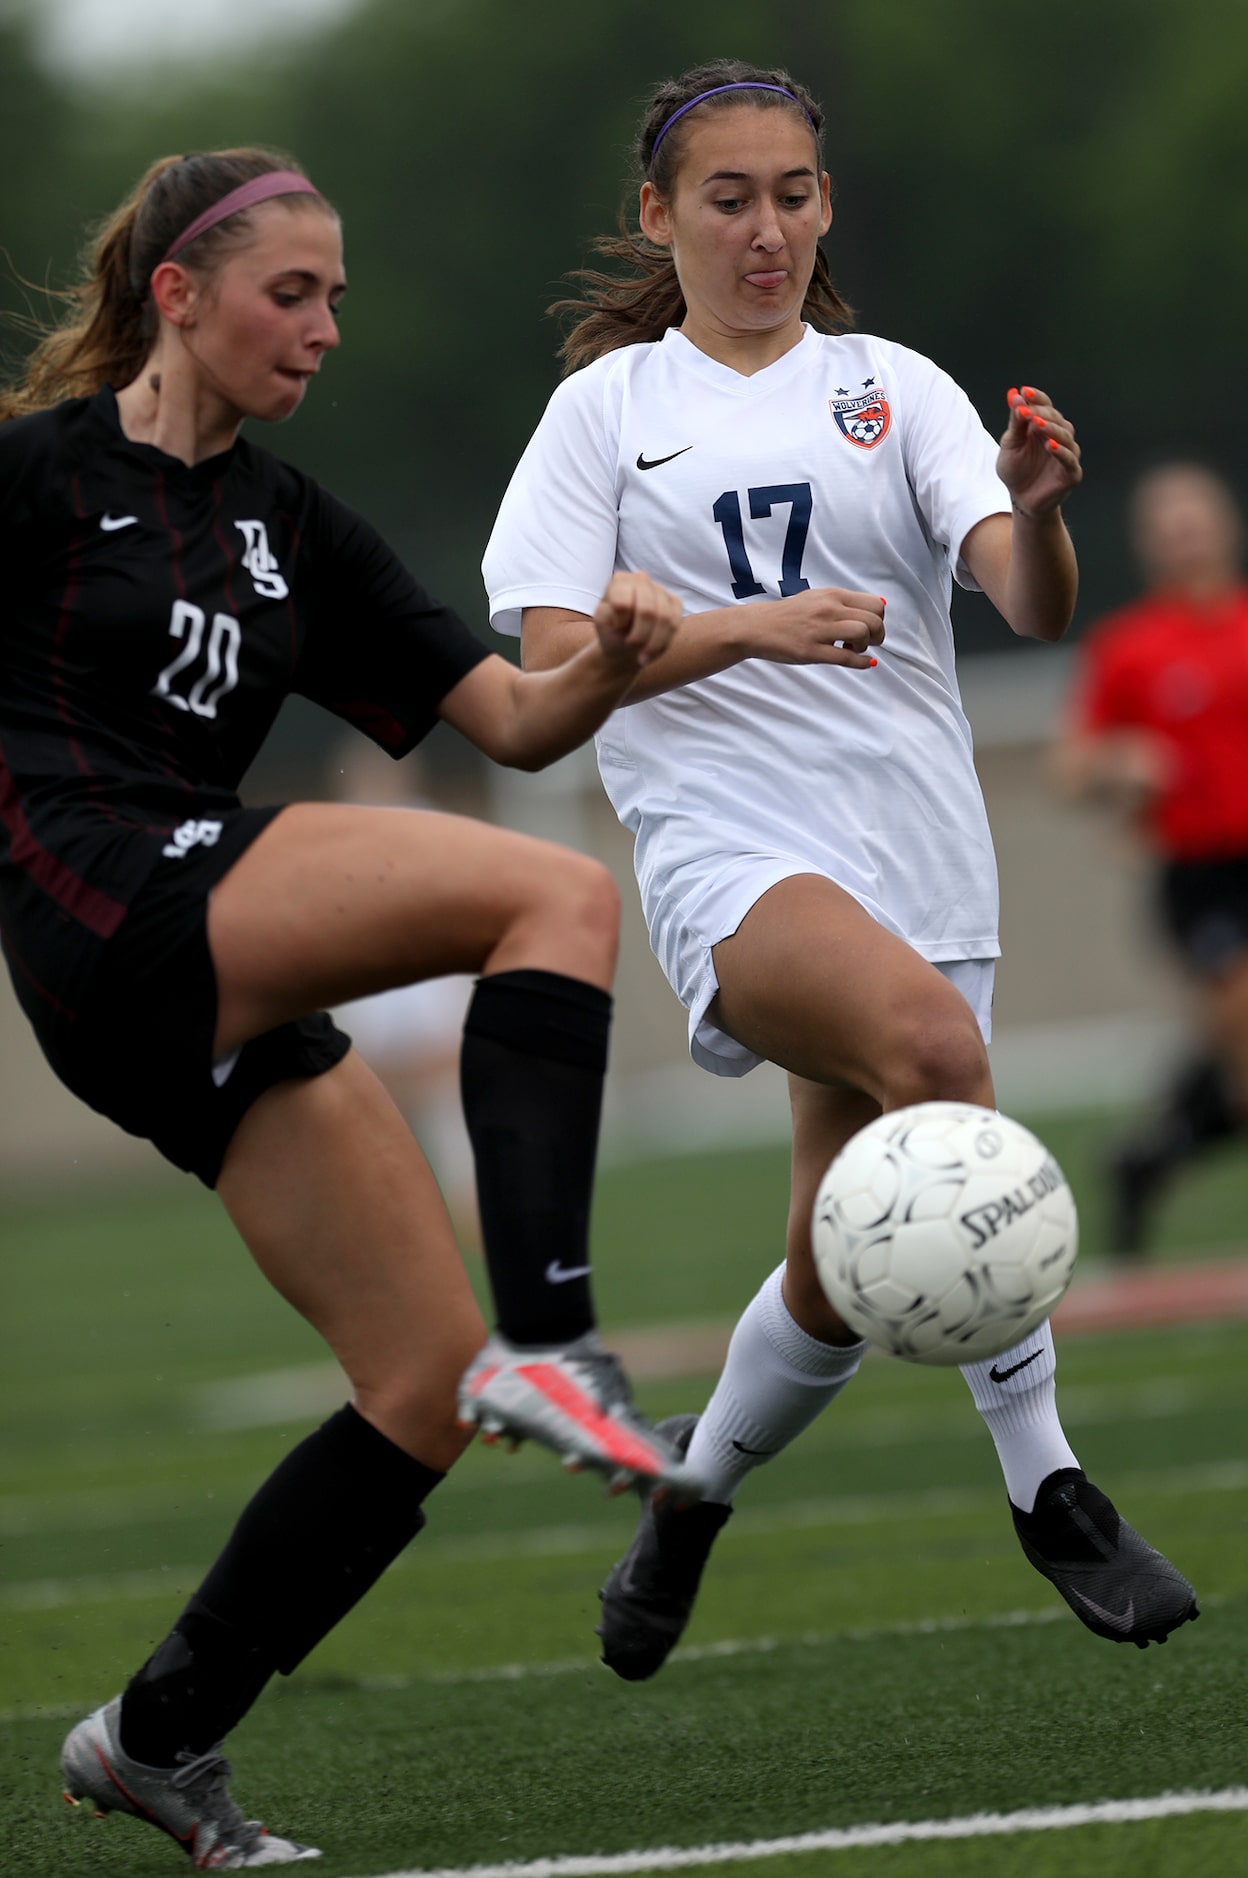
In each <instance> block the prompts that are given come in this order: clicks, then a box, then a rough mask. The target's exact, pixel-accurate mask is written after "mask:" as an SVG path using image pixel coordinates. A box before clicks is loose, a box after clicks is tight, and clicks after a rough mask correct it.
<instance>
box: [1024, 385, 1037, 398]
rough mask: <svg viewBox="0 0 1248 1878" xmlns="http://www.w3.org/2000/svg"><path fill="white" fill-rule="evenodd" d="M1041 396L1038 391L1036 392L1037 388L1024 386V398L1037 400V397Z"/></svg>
mask: <svg viewBox="0 0 1248 1878" xmlns="http://www.w3.org/2000/svg"><path fill="white" fill-rule="evenodd" d="M1039 395H1040V394H1039V392H1038V391H1037V390H1036V388H1035V386H1034V385H1024V386H1023V396H1024V397H1025V398H1037V397H1039Z"/></svg>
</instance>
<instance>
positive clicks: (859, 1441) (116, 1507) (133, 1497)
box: [0, 1380, 1240, 1540]
mask: <svg viewBox="0 0 1248 1878" xmlns="http://www.w3.org/2000/svg"><path fill="white" fill-rule="evenodd" d="M215 1386H217V1385H214V1387H215ZM340 1399H341V1391H339V1395H338V1397H337V1398H336V1400H340ZM1239 1407H1240V1397H1239V1395H1238V1394H1236V1395H1234V1396H1232V1395H1230V1394H1228V1393H1227V1391H1226V1389H1225V1388H1224V1387H1222V1386H1219V1388H1218V1389H1216V1390H1213V1389H1205V1388H1201V1387H1199V1386H1198V1385H1194V1384H1192V1383H1190V1382H1187V1381H1183V1382H1179V1381H1174V1382H1167V1381H1164V1380H1163V1381H1158V1382H1154V1383H1150V1384H1149V1385H1148V1386H1147V1387H1142V1388H1139V1389H1123V1388H1120V1387H1118V1386H1117V1385H1114V1384H1089V1385H1088V1386H1086V1387H1082V1386H1074V1387H1071V1388H1067V1389H1065V1390H1064V1391H1063V1394H1062V1420H1063V1423H1064V1425H1065V1426H1066V1427H1067V1428H1079V1427H1083V1426H1085V1425H1088V1424H1093V1423H1095V1424H1097V1425H1098V1426H1099V1425H1100V1424H1102V1423H1104V1422H1105V1421H1107V1420H1113V1421H1115V1422H1129V1423H1131V1424H1132V1425H1134V1424H1136V1423H1138V1422H1141V1421H1169V1420H1172V1419H1175V1418H1177V1417H1178V1416H1180V1415H1186V1414H1190V1413H1195V1412H1197V1411H1198V1410H1206V1411H1208V1410H1221V1411H1223V1412H1224V1413H1225V1414H1227V1415H1231V1414H1234V1413H1237V1412H1238V1410H1239ZM840 1428H841V1433H842V1436H843V1438H844V1440H845V1442H846V1445H847V1447H849V1448H852V1449H853V1450H854V1451H859V1450H861V1449H863V1448H874V1447H880V1448H883V1447H897V1446H901V1445H903V1444H908V1445H910V1446H915V1445H917V1444H919V1443H921V1442H927V1441H942V1442H951V1441H958V1440H963V1439H964V1440H965V1441H967V1442H968V1443H971V1442H973V1443H975V1444H976V1445H978V1444H980V1443H981V1442H982V1440H983V1434H982V1430H981V1428H980V1424H979V1421H978V1419H977V1418H976V1417H975V1415H974V1414H973V1413H972V1412H971V1411H970V1409H969V1408H968V1407H967V1405H966V1404H965V1403H964V1402H955V1403H951V1404H942V1405H939V1406H937V1405H933V1406H930V1407H925V1408H921V1407H918V1406H910V1407H905V1408H902V1407H896V1408H885V1407H881V1408H878V1409H874V1410H872V1411H871V1412H870V1413H869V1414H865V1413H864V1414H862V1415H859V1416H856V1417H855V1418H854V1419H852V1420H851V1419H850V1418H849V1417H848V1416H846V1415H842V1416H841V1418H840ZM549 1464H550V1462H549V1456H548V1455H545V1454H543V1453H541V1452H539V1451H532V1452H530V1453H527V1454H521V1455H509V1456H508V1457H507V1460H506V1464H505V1465H504V1466H501V1467H499V1466H497V1465H495V1464H493V1461H492V1459H491V1464H489V1465H488V1466H483V1467H474V1468H472V1469H463V1468H461V1469H457V1470H456V1472H455V1473H454V1474H453V1475H452V1477H451V1479H450V1481H449V1482H448V1484H447V1486H446V1487H445V1488H444V1489H443V1491H442V1493H441V1495H440V1496H439V1504H445V1503H446V1502H447V1501H448V1500H451V1499H454V1501H455V1502H456V1504H459V1503H460V1502H461V1501H464V1500H470V1499H479V1498H482V1497H484V1496H485V1495H487V1494H488V1495H490V1496H491V1497H497V1496H498V1494H500V1493H504V1492H508V1491H511V1492H527V1491H529V1489H530V1488H531V1487H532V1485H533V1484H534V1482H535V1481H538V1480H540V1479H541V1477H542V1475H543V1474H545V1473H546V1472H547V1470H548V1468H549ZM247 1490H248V1489H247V1488H246V1487H245V1486H240V1487H239V1488H238V1489H237V1493H238V1497H240V1498H241V1497H242V1496H243V1495H244V1494H245V1493H246V1491H247ZM233 1495H234V1489H233V1488H232V1487H230V1486H228V1485H226V1486H217V1487H215V1488H212V1489H209V1490H207V1491H203V1490H201V1491H198V1492H195V1493H191V1494H187V1495H184V1496H178V1497H175V1495H174V1491H173V1489H171V1488H170V1487H169V1486H168V1485H167V1484H166V1485H161V1486H159V1487H149V1488H144V1489H141V1490H136V1489H124V1488H115V1487H82V1488H78V1489H75V1490H71V1491H69V1492H65V1493H46V1492H45V1493H27V1494H19V1493H14V1494H0V1540H4V1539H19V1538H29V1537H32V1536H34V1535H37V1534H40V1533H49V1532H109V1531H115V1530H123V1529H132V1528H133V1527H134V1526H136V1525H141V1524H151V1525H160V1526H169V1525H172V1524H174V1523H176V1522H177V1521H178V1520H181V1519H198V1518H202V1517H203V1516H204V1515H205V1514H209V1513H211V1512H212V1511H213V1510H214V1508H213V1502H214V1501H215V1500H227V1499H228V1500H231V1501H232V1499H233Z"/></svg>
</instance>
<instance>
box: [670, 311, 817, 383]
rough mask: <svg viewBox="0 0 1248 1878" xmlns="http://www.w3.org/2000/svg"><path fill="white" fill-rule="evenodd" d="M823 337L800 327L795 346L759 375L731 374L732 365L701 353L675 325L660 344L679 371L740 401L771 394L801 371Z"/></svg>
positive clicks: (811, 329)
mask: <svg viewBox="0 0 1248 1878" xmlns="http://www.w3.org/2000/svg"><path fill="white" fill-rule="evenodd" d="M824 338H826V334H824V333H820V332H816V330H815V328H814V327H813V326H807V325H806V324H805V323H804V322H803V325H802V336H801V338H800V339H799V340H798V342H797V344H796V345H795V346H790V347H789V349H788V351H787V352H782V353H781V355H780V357H779V358H778V359H776V360H774V361H773V362H772V364H770V365H764V366H763V368H762V370H761V371H758V372H749V373H746V372H738V371H734V370H733V368H732V366H731V365H721V364H720V362H719V360H718V359H713V358H712V357H711V355H710V354H709V352H703V351H702V349H701V347H700V346H695V345H694V343H693V341H692V339H688V338H686V336H685V334H684V333H682V332H681V330H680V328H679V327H678V326H669V327H668V329H667V331H666V332H665V333H664V335H663V337H662V339H661V340H660V341H659V344H660V345H662V346H666V347H667V348H668V349H669V351H670V353H671V355H672V358H673V359H674V360H675V361H676V362H678V363H679V365H680V366H681V367H682V369H684V370H686V371H691V372H695V373H696V374H697V376H698V377H699V378H702V379H704V380H705V381H706V383H707V384H709V385H715V386H716V387H717V388H718V389H719V390H721V391H730V392H732V393H734V394H735V395H736V396H737V397H739V398H756V397H758V396H759V395H760V394H761V393H762V392H764V391H767V392H770V391H774V390H775V388H776V386H777V385H778V384H782V383H784V382H785V381H786V380H787V379H789V378H790V377H792V376H794V375H795V374H796V373H798V372H800V371H801V370H802V369H803V367H804V366H805V365H806V364H807V363H808V362H809V360H810V356H811V353H812V352H813V351H815V350H816V349H817V347H818V344H819V341H820V340H821V339H824Z"/></svg>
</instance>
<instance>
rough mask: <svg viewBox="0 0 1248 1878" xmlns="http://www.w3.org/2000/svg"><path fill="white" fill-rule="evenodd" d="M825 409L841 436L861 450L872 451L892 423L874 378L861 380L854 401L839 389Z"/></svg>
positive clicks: (884, 400)
mask: <svg viewBox="0 0 1248 1878" xmlns="http://www.w3.org/2000/svg"><path fill="white" fill-rule="evenodd" d="M828 409H829V411H831V413H832V415H833V417H834V418H835V419H836V428H837V429H838V430H839V431H840V433H841V435H842V437H844V438H845V439H846V440H847V441H848V442H849V443H854V444H857V446H858V448H859V449H860V450H874V448H875V446H876V444H877V443H883V441H884V439H885V437H887V435H888V432H889V427H890V426H891V424H892V421H893V414H892V412H891V411H890V410H889V408H888V399H887V398H886V397H885V395H884V393H883V392H882V391H881V390H880V388H879V386H878V385H877V384H876V382H875V380H874V379H873V378H868V379H865V380H864V381H863V387H862V390H861V391H860V392H859V394H858V396H857V397H856V398H851V397H850V396H849V394H848V392H846V391H842V390H841V389H840V387H839V386H838V388H837V395H836V397H835V398H829V399H828Z"/></svg>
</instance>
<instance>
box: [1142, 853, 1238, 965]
mask: <svg viewBox="0 0 1248 1878" xmlns="http://www.w3.org/2000/svg"><path fill="white" fill-rule="evenodd" d="M1159 898H1160V901H1161V916H1162V919H1163V921H1164V923H1165V928H1166V931H1167V932H1168V933H1169V935H1170V937H1171V938H1172V939H1173V941H1174V943H1175V945H1176V946H1177V947H1178V949H1179V951H1180V952H1181V953H1182V954H1183V957H1184V959H1185V960H1186V962H1187V964H1188V965H1189V966H1190V967H1191V969H1192V970H1193V971H1194V972H1196V973H1198V974H1199V975H1200V976H1201V977H1202V978H1203V977H1207V976H1209V975H1210V974H1211V973H1216V972H1220V971H1223V970H1225V968H1226V967H1227V966H1228V965H1233V964H1234V963H1235V961H1236V959H1238V958H1239V957H1240V956H1241V955H1242V954H1244V953H1246V952H1248V854H1233V855H1227V856H1223V857H1222V858H1220V859H1218V860H1213V861H1171V862H1170V863H1169V864H1168V866H1166V867H1165V868H1163V870H1162V875H1161V881H1160V883H1159Z"/></svg>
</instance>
